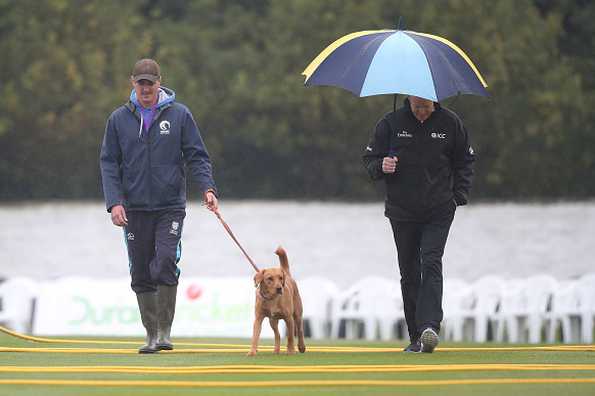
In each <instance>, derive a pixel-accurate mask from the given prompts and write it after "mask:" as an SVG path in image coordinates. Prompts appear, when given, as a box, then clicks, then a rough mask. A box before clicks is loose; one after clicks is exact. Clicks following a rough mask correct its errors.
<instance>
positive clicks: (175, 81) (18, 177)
mask: <svg viewBox="0 0 595 396" xmlns="http://www.w3.org/2000/svg"><path fill="white" fill-rule="evenodd" d="M399 17H403V18H404V21H405V28H406V29H409V30H414V31H420V32H427V33H431V34H436V35H440V36H443V37H446V38H448V39H449V40H451V41H453V42H454V43H456V44H457V45H458V46H459V47H461V48H462V49H463V50H465V52H466V53H467V54H468V55H469V56H470V57H471V59H472V60H473V61H474V63H475V64H476V66H477V67H478V69H479V70H480V71H481V73H482V75H483V76H484V77H485V79H486V80H487V83H488V85H489V87H488V91H489V93H490V98H488V99H484V98H480V97H472V96H462V97H459V98H453V99H450V100H447V101H446V103H445V105H446V106H447V107H450V108H452V109H453V110H454V111H456V112H457V113H458V114H459V115H460V116H461V118H462V119H463V121H464V122H465V124H466V126H467V128H468V129H469V131H470V133H471V139H472V144H473V147H474V149H475V151H476V153H477V155H478V161H477V163H476V177H475V185H474V189H473V192H472V199H490V200H498V199H508V200H510V199H513V200H529V199H560V198H565V199H584V198H592V197H593V196H595V177H593V175H594V174H595V150H594V149H593V147H595V112H593V111H592V109H593V107H594V105H595V74H594V73H593V70H595V41H593V39H592V38H593V37H595V24H593V23H592V21H593V20H594V19H595V3H593V2H590V1H585V0H572V1H562V0H559V1H558V0H532V1H529V0H499V1H489V0H443V1H439V2H438V1H429V0H428V1H420V0H401V1H398V2H396V1H394V0H325V1H319V0H287V1H281V0H233V1H232V0H194V1H183V0H131V1H127V2H119V1H115V0H103V1H102V0H70V1H69V0H45V1H35V0H20V1H16V0H0V53H1V54H2V58H3V59H2V62H1V64H0V77H1V79H0V200H4V201H13V200H44V199H98V198H100V197H101V196H102V195H101V183H100V175H99V165H98V155H99V149H100V145H101V141H102V138H103V133H104V127H105V121H106V119H107V117H108V116H109V114H110V113H111V111H112V110H113V109H115V108H116V107H117V106H119V105H121V104H123V103H124V102H125V101H126V100H127V98H128V96H129V94H130V89H131V87H130V83H129V81H128V79H129V76H130V73H131V69H132V65H133V64H134V62H135V60H137V59H139V58H142V57H152V58H155V59H156V60H158V62H159V63H160V64H161V68H162V74H163V85H165V86H167V87H169V88H172V89H173V90H174V91H176V96H177V98H178V100H179V101H181V102H183V103H185V104H186V105H187V106H188V107H189V108H190V109H191V110H192V111H193V113H194V116H195V118H196V120H197V122H198V124H199V127H200V129H201V132H202V134H203V138H204V140H205V142H206V144H207V147H208V149H209V152H210V154H211V158H212V161H213V164H214V172H215V177H216V181H217V183H218V186H219V190H220V192H221V195H222V196H223V197H225V198H251V199H255V198H257V199H258V198H294V199H341V200H361V199H376V198H377V197H378V196H379V187H378V186H376V185H374V184H373V183H372V182H370V181H369V180H368V178H367V175H366V173H365V171H364V169H363V167H362V165H361V155H362V153H363V149H364V147H365V146H366V143H367V141H368V139H369V136H370V134H371V133H372V132H373V129H374V126H375V123H376V121H377V120H378V119H379V118H380V117H381V116H382V115H383V114H384V113H386V112H388V111H390V110H391V109H392V105H393V103H392V100H393V99H392V97H391V96H377V97H370V98H357V97H354V96H353V95H352V94H350V93H349V92H347V91H343V90H340V89H338V88H332V87H308V88H306V87H304V84H303V83H304V77H303V76H302V75H301V72H302V71H303V69H304V68H305V67H306V66H307V65H308V63H309V62H310V60H312V59H313V58H314V57H315V56H316V55H317V54H318V53H319V52H320V51H321V50H322V49H324V48H325V47H326V46H327V45H328V44H330V43H331V42H333V41H334V40H335V39H337V38H338V37H340V36H343V35H345V34H348V33H351V32H354V31H359V30H372V29H385V28H389V29H390V28H394V27H395V25H396V22H397V20H398V19H399ZM400 99H402V98H400ZM190 190H191V191H192V190H193V189H192V187H191V188H190Z"/></svg>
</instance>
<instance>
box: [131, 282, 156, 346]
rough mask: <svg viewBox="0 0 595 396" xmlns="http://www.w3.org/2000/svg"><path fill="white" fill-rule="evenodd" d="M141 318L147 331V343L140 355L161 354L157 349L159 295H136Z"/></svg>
mask: <svg viewBox="0 0 595 396" xmlns="http://www.w3.org/2000/svg"><path fill="white" fill-rule="evenodd" d="M136 300H137V301H138V308H139V310H140V317H141V320H142V322H143V326H145V330H146V331H147V343H146V345H143V346H142V347H140V349H139V350H138V353H155V352H159V348H157V328H158V325H157V293H154V292H148V293H138V294H137V295H136Z"/></svg>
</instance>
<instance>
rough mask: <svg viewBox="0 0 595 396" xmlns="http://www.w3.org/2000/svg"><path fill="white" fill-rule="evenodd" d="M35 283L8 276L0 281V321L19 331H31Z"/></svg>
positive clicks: (35, 290) (35, 291)
mask: <svg viewBox="0 0 595 396" xmlns="http://www.w3.org/2000/svg"><path fill="white" fill-rule="evenodd" d="M37 289H38V288H37V283H36V282H35V281H33V280H31V279H29V278H21V277H16V278H10V279H7V280H6V281H4V282H2V283H0V323H1V324H3V325H5V326H7V327H9V328H11V329H13V330H14V331H17V332H19V333H31V330H32V324H33V310H34V307H35V298H36V296H37Z"/></svg>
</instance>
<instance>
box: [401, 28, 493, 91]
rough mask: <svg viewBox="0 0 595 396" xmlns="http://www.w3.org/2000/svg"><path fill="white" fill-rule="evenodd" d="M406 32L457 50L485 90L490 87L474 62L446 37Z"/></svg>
mask: <svg viewBox="0 0 595 396" xmlns="http://www.w3.org/2000/svg"><path fill="white" fill-rule="evenodd" d="M406 32H407V33H408V34H415V35H418V36H423V37H428V38H431V39H434V40H436V41H440V42H441V43H444V44H446V45H448V46H449V47H450V48H452V49H453V50H455V51H456V52H457V53H458V54H459V55H461V56H462V57H463V59H465V62H467V63H468V64H469V66H471V69H473V72H475V75H477V78H479V81H480V82H481V84H482V85H483V86H484V88H487V87H488V84H487V83H486V81H485V80H484V79H483V77H482V75H481V73H480V72H479V70H477V67H475V64H474V63H473V61H472V60H471V59H470V58H469V57H468V56H467V54H466V53H465V52H464V51H463V50H462V49H460V48H459V47H458V46H457V45H456V44H455V43H453V42H451V41H448V40H447V39H445V38H444V37H440V36H434V35H433V34H427V33H418V32H412V31H410V30H407V31H406Z"/></svg>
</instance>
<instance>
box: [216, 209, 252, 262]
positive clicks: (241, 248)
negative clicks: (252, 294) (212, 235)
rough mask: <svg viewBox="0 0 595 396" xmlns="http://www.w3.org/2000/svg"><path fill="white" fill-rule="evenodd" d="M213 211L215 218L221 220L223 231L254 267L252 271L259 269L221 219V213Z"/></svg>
mask: <svg viewBox="0 0 595 396" xmlns="http://www.w3.org/2000/svg"><path fill="white" fill-rule="evenodd" d="M214 213H215V216H217V218H218V219H219V221H220V222H221V224H223V227H224V228H225V231H227V233H228V234H229V236H230V237H231V239H233V241H234V242H235V243H236V245H238V247H239V248H240V250H241V251H242V253H244V256H246V258H247V259H248V261H249V262H250V264H251V265H252V268H254V271H256V272H258V271H259V269H258V267H257V266H256V264H254V261H252V259H251V258H250V256H248V253H246V251H245V250H244V248H243V247H242V245H240V242H238V240H237V238H236V237H235V235H233V232H232V231H231V228H229V226H228V225H227V223H226V222H225V221H224V220H223V218H222V217H221V214H219V211H216V212H214Z"/></svg>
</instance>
